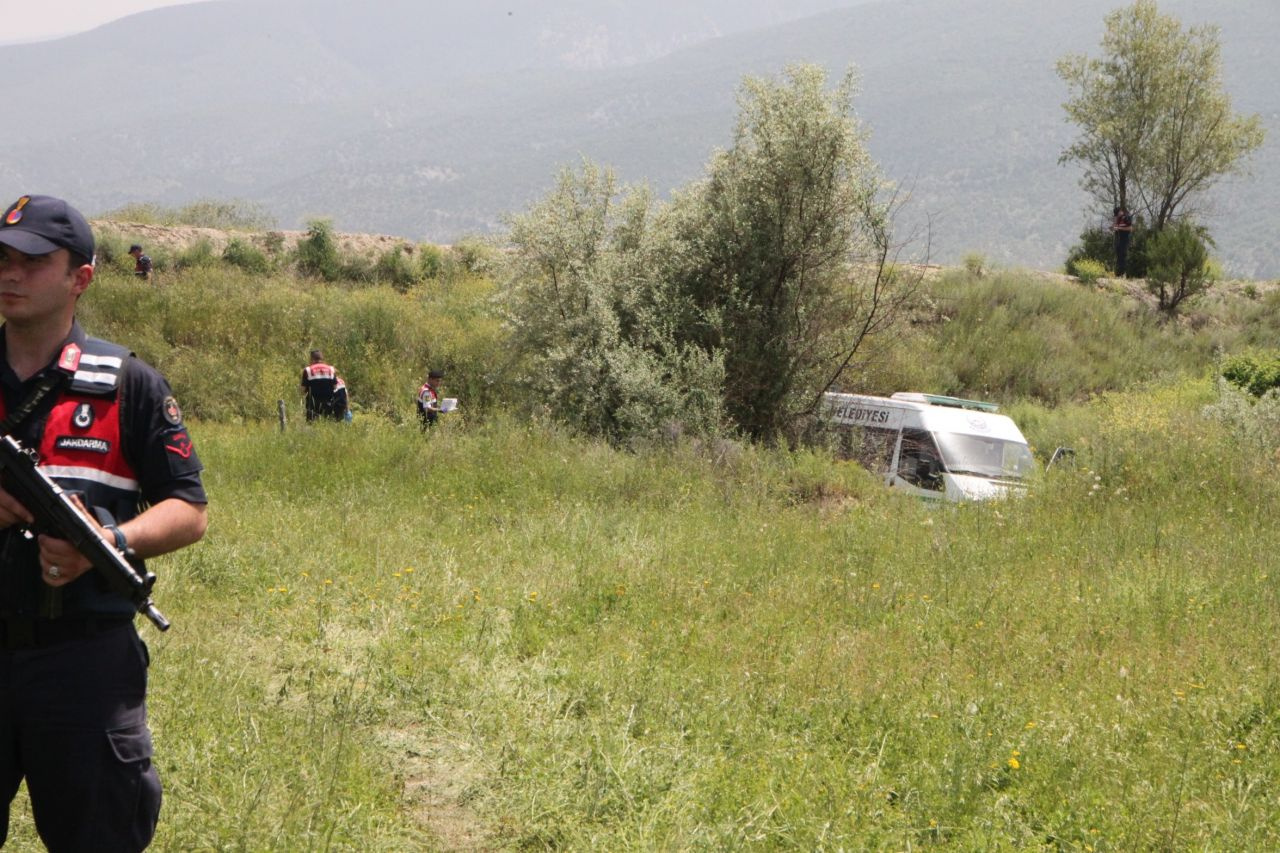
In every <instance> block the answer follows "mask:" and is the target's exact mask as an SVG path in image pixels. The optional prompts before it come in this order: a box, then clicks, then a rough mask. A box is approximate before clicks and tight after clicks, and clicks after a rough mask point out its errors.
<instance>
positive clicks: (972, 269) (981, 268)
mask: <svg viewBox="0 0 1280 853" xmlns="http://www.w3.org/2000/svg"><path fill="white" fill-rule="evenodd" d="M961 263H962V264H964V268H965V270H967V271H968V273H969V275H971V276H973V277H974V278H982V276H983V275H985V274H986V272H987V256H986V255H984V254H982V253H980V252H970V253H969V254H967V255H965V256H964V259H963V260H962V261H961Z"/></svg>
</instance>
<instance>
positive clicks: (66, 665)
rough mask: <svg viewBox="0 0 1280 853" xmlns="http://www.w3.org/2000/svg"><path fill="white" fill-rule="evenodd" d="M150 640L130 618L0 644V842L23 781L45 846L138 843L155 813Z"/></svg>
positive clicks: (98, 847) (144, 840)
mask: <svg viewBox="0 0 1280 853" xmlns="http://www.w3.org/2000/svg"><path fill="white" fill-rule="evenodd" d="M148 664H149V658H148V656H147V647H146V645H145V644H144V643H143V642H142V639H141V638H140V637H138V634H137V632H136V631H135V630H134V627H133V624H132V623H131V622H123V623H120V624H118V625H116V626H114V627H111V628H110V629H109V630H105V631H103V632H101V633H97V634H93V635H91V636H85V637H81V638H76V639H71V640H65V641H62V642H56V643H53V644H52V645H47V646H43V647H38V648H30V649H16V650H9V651H0V796H2V797H3V798H4V799H3V802H4V811H3V812H2V813H0V843H2V842H3V840H4V839H5V838H6V837H7V836H8V832H9V807H10V805H11V804H12V802H13V798H14V796H15V795H16V794H17V791H18V784H19V782H20V781H21V780H22V779H23V778H25V779H26V780H27V792H28V793H29V794H30V796H31V811H32V814H33V816H34V818H35V824H36V831H37V832H38V833H39V834H40V839H41V840H42V841H43V842H44V844H45V846H46V847H48V848H49V850H50V851H52V853H63V851H90V850H92V851H139V850H142V849H144V848H145V847H146V846H147V845H148V844H150V843H151V838H152V835H154V833H155V828H156V821H157V820H158V818H159V816H160V777H159V775H158V774H157V773H156V770H155V768H154V767H153V766H152V764H151V731H150V729H148V728H147V710H146V692H147V666H148Z"/></svg>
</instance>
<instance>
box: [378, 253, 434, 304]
mask: <svg viewBox="0 0 1280 853" xmlns="http://www.w3.org/2000/svg"><path fill="white" fill-rule="evenodd" d="M373 274H374V278H375V279H376V280H377V281H381V282H386V283H387V284H390V285H391V286H392V287H394V288H395V289H396V290H398V291H400V292H401V293H403V292H404V291H406V290H408V289H409V288H410V287H412V286H413V285H415V284H417V283H418V282H419V281H421V280H422V273H421V267H420V266H419V265H417V264H415V263H414V262H413V259H412V258H410V257H409V255H408V254H406V253H405V249H404V247H403V246H396V247H395V248H393V249H389V250H388V251H386V252H383V253H382V254H381V255H380V256H379V257H378V260H377V262H376V263H375V264H374V267H373Z"/></svg>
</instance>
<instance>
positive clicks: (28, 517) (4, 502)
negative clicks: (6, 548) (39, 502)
mask: <svg viewBox="0 0 1280 853" xmlns="http://www.w3.org/2000/svg"><path fill="white" fill-rule="evenodd" d="M33 521H35V517H34V516H33V515H32V514H31V513H30V511H28V510H27V508H26V507H25V506H23V505H22V504H20V503H18V499H17V498H15V497H14V496H13V495H11V494H9V493H8V492H6V491H5V490H4V489H0V528H8V527H12V526H14V525H15V524H31V523H32V522H33Z"/></svg>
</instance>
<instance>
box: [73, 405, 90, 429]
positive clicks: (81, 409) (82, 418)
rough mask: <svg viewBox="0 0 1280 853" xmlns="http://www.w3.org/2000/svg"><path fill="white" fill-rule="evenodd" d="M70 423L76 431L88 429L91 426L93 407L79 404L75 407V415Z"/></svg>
mask: <svg viewBox="0 0 1280 853" xmlns="http://www.w3.org/2000/svg"><path fill="white" fill-rule="evenodd" d="M71 423H73V424H74V425H75V426H76V428H77V429H88V428H89V427H91V426H93V406H91V405H89V404H88V403H81V404H80V405H78V406H76V411H75V414H73V415H72V416H71Z"/></svg>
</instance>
